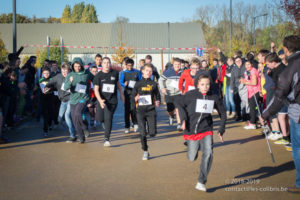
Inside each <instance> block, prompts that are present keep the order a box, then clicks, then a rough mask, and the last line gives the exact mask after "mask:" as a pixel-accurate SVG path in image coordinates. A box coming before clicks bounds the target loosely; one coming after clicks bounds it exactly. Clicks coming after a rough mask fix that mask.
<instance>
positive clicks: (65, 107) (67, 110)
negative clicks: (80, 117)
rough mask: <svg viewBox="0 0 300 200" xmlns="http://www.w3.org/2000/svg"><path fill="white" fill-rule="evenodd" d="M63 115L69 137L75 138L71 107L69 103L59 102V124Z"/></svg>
mask: <svg viewBox="0 0 300 200" xmlns="http://www.w3.org/2000/svg"><path fill="white" fill-rule="evenodd" d="M64 115H65V120H66V123H67V126H68V128H69V132H70V137H72V138H75V128H74V125H73V122H72V119H71V107H70V102H69V101H67V102H61V104H60V108H59V114H58V121H59V123H61V122H62V118H63V116H64Z"/></svg>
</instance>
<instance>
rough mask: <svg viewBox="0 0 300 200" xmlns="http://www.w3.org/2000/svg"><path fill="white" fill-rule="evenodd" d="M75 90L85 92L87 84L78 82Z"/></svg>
mask: <svg viewBox="0 0 300 200" xmlns="http://www.w3.org/2000/svg"><path fill="white" fill-rule="evenodd" d="M75 91H76V92H79V93H83V94H85V91H86V85H82V84H80V83H77V84H76V88H75Z"/></svg>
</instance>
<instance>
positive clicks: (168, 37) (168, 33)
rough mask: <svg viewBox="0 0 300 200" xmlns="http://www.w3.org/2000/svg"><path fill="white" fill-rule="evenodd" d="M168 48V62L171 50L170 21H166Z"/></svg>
mask: <svg viewBox="0 0 300 200" xmlns="http://www.w3.org/2000/svg"><path fill="white" fill-rule="evenodd" d="M168 48H169V55H168V60H169V62H170V54H171V50H170V22H168Z"/></svg>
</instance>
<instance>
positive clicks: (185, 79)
mask: <svg viewBox="0 0 300 200" xmlns="http://www.w3.org/2000/svg"><path fill="white" fill-rule="evenodd" d="M184 83H185V86H184V91H183V84H184ZM178 86H179V90H180V91H183V93H186V92H188V91H189V86H192V87H195V85H194V79H193V78H192V76H191V70H190V69H186V70H184V72H183V73H182V75H181V76H180V79H179V82H178Z"/></svg>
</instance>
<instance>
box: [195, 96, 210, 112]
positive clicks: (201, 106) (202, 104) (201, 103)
mask: <svg viewBox="0 0 300 200" xmlns="http://www.w3.org/2000/svg"><path fill="white" fill-rule="evenodd" d="M214 103H215V102H214V101H213V100H205V99H197V103H196V112H197V113H209V114H211V113H212V112H213V109H214Z"/></svg>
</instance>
